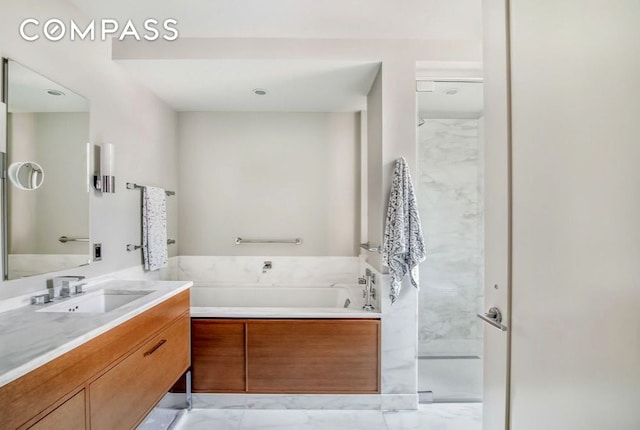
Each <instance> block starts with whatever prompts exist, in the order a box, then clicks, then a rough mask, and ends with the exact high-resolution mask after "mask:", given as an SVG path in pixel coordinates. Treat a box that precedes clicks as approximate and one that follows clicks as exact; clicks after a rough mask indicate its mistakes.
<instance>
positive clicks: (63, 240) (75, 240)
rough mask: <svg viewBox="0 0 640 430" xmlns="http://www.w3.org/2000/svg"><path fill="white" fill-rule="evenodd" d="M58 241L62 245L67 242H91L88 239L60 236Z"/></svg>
mask: <svg viewBox="0 0 640 430" xmlns="http://www.w3.org/2000/svg"><path fill="white" fill-rule="evenodd" d="M58 240H59V241H60V242H62V243H67V242H89V238H88V237H68V236H60V237H59V238H58Z"/></svg>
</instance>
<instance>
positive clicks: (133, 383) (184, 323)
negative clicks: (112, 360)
mask: <svg viewBox="0 0 640 430" xmlns="http://www.w3.org/2000/svg"><path fill="white" fill-rule="evenodd" d="M189 328H190V318H189V315H188V314H187V315H184V316H183V317H181V318H180V319H179V320H178V321H177V322H175V323H174V324H172V325H171V326H169V327H168V328H166V329H165V330H163V331H162V332H160V333H159V334H158V335H156V336H154V337H153V338H152V339H151V340H150V341H148V342H147V343H145V344H144V345H142V346H141V347H140V348H139V349H138V350H136V351H135V352H133V353H132V354H131V355H129V356H128V357H127V358H125V359H124V360H123V361H121V362H120V363H118V364H117V365H116V366H115V367H113V368H112V369H111V370H109V371H108V372H107V373H105V374H104V375H102V376H101V377H100V378H98V379H97V380H95V381H94V382H93V383H91V384H90V385H89V401H90V416H91V430H114V429H118V430H127V429H133V428H135V426H136V425H137V424H139V423H140V421H142V419H143V418H144V417H145V415H146V414H148V413H149V411H150V410H151V409H152V408H153V407H154V406H155V404H156V403H157V402H158V401H159V400H160V399H161V398H162V396H163V395H164V394H165V393H166V392H167V391H168V390H169V388H171V386H172V385H173V383H174V382H175V381H176V380H177V379H178V378H179V377H180V375H182V373H183V372H184V371H185V370H187V368H188V367H189V349H190V335H189Z"/></svg>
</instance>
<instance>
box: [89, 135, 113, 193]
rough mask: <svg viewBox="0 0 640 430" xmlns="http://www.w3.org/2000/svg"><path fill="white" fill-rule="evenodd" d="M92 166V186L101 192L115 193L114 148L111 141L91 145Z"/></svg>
mask: <svg viewBox="0 0 640 430" xmlns="http://www.w3.org/2000/svg"><path fill="white" fill-rule="evenodd" d="M93 166H94V172H93V188H95V189H96V190H97V191H101V192H103V193H115V192H116V177H115V149H114V146H113V144H112V143H104V144H102V145H94V146H93Z"/></svg>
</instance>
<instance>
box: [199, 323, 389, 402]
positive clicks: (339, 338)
mask: <svg viewBox="0 0 640 430" xmlns="http://www.w3.org/2000/svg"><path fill="white" fill-rule="evenodd" d="M192 347H193V353H192V360H193V367H192V372H193V392H194V393H291V394H294V393H318V394H328V393H343V394H355V393H358V394H373V393H379V392H380V320H377V319H215V318H193V320H192Z"/></svg>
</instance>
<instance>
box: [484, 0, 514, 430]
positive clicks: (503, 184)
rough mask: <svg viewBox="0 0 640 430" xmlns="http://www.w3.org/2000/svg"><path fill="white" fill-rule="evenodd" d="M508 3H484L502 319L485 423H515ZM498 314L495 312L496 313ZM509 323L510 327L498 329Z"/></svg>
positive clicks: (491, 360)
mask: <svg viewBox="0 0 640 430" xmlns="http://www.w3.org/2000/svg"><path fill="white" fill-rule="evenodd" d="M506 28H507V26H506V1H505V0H484V1H483V75H484V126H485V135H484V142H485V146H484V148H485V149H484V150H485V154H484V165H485V171H484V178H485V184H484V187H485V190H484V191H485V200H484V201H485V204H484V211H485V231H484V237H485V276H484V281H485V282H484V288H485V291H484V306H485V309H484V311H483V313H488V312H489V310H490V309H491V308H496V309H497V310H499V311H500V313H501V316H502V321H501V322H500V323H495V324H494V325H492V324H490V323H489V322H486V321H485V324H484V350H483V352H484V372H483V397H482V398H483V426H482V428H483V429H484V430H505V429H508V428H509V427H508V422H509V416H508V414H509V336H510V335H511V333H510V331H509V323H510V310H511V309H510V229H511V227H510V223H511V216H510V204H511V197H510V186H509V181H510V177H509V176H510V167H509V164H510V157H509V138H510V136H509V111H508V107H509V105H508V96H509V92H508V63H507V59H508V56H507V52H508V51H507V33H506ZM491 316H493V315H491ZM501 326H504V328H506V331H503V329H500V328H498V327H501Z"/></svg>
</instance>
